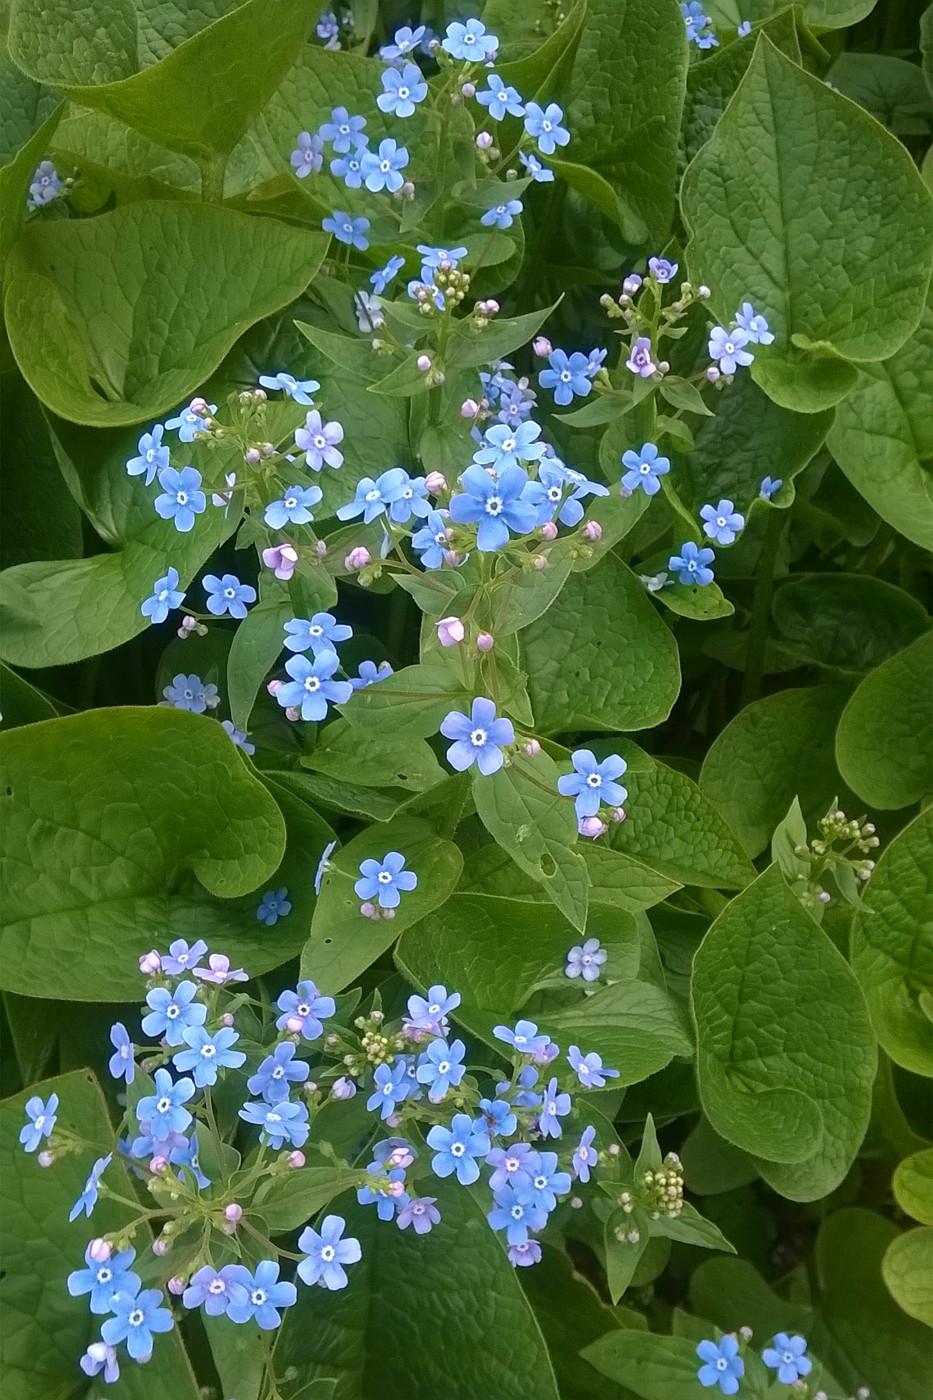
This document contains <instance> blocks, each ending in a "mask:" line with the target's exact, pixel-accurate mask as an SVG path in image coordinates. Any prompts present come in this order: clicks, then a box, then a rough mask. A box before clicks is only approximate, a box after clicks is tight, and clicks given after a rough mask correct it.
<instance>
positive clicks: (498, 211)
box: [480, 199, 524, 228]
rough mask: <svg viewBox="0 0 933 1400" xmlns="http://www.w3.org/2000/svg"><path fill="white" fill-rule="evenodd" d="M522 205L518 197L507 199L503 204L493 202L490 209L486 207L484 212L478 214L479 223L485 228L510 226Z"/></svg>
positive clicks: (520, 210)
mask: <svg viewBox="0 0 933 1400" xmlns="http://www.w3.org/2000/svg"><path fill="white" fill-rule="evenodd" d="M523 207H524V206H523V204H522V202H521V200H520V199H507V200H506V201H505V203H504V204H495V205H493V207H492V208H491V209H487V210H486V212H485V214H483V215H481V216H480V223H481V224H482V225H483V226H484V227H485V228H511V226H512V223H513V221H514V220H515V219H517V218H518V216H519V214H520V213H521V212H522V209H523Z"/></svg>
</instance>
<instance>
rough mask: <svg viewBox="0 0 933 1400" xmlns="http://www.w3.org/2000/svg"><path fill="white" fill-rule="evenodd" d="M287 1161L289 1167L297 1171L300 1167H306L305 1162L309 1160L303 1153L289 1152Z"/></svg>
mask: <svg viewBox="0 0 933 1400" xmlns="http://www.w3.org/2000/svg"><path fill="white" fill-rule="evenodd" d="M285 1160H286V1161H287V1162H288V1165H289V1166H290V1167H294V1168H295V1170H296V1171H297V1170H298V1168H299V1167H303V1166H304V1164H305V1162H306V1161H307V1158H306V1157H305V1154H304V1153H303V1152H289V1154H288V1156H287V1158H286V1159H285Z"/></svg>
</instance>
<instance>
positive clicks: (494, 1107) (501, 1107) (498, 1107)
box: [428, 1041, 518, 1137]
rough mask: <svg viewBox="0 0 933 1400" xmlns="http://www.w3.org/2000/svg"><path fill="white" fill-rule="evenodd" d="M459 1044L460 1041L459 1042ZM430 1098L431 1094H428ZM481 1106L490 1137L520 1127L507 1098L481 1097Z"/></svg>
mask: <svg viewBox="0 0 933 1400" xmlns="http://www.w3.org/2000/svg"><path fill="white" fill-rule="evenodd" d="M457 1043H458V1044H459V1041H458V1042H457ZM428 1097H429V1098H430V1095H428ZM479 1106H480V1108H481V1110H482V1114H483V1117H484V1119H485V1120H486V1131H487V1132H488V1133H489V1136H490V1137H511V1136H512V1134H513V1133H514V1132H515V1129H516V1128H517V1127H518V1120H517V1118H516V1117H515V1114H514V1113H513V1112H512V1105H511V1104H510V1103H509V1102H508V1101H507V1100H506V1099H480V1101H479Z"/></svg>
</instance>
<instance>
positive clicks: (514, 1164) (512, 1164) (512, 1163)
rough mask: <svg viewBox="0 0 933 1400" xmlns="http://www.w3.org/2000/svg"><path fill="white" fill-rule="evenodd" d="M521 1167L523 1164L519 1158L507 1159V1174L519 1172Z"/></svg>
mask: <svg viewBox="0 0 933 1400" xmlns="http://www.w3.org/2000/svg"><path fill="white" fill-rule="evenodd" d="M520 1166H521V1162H520V1161H519V1160H518V1158H517V1157H506V1159H505V1169H506V1171H507V1172H517V1171H518V1169H519V1167H520Z"/></svg>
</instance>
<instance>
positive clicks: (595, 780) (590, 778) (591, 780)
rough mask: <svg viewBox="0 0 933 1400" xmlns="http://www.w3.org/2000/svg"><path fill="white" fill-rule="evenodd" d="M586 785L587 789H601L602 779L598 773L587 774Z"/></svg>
mask: <svg viewBox="0 0 933 1400" xmlns="http://www.w3.org/2000/svg"><path fill="white" fill-rule="evenodd" d="M586 785H587V787H591V788H598V787H602V785H603V780H602V778H601V777H600V776H599V774H598V773H589V774H588V775H587V779H586Z"/></svg>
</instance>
